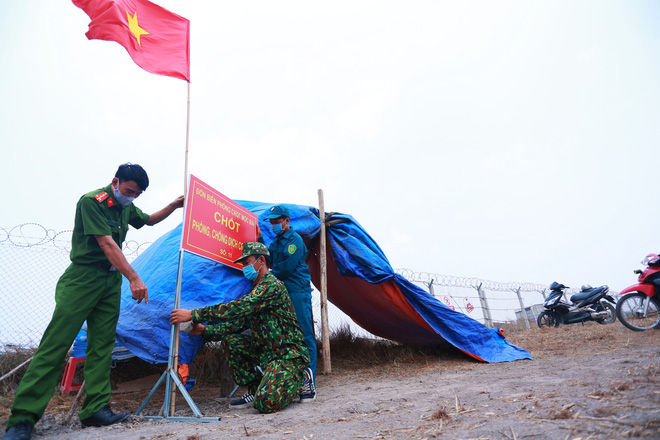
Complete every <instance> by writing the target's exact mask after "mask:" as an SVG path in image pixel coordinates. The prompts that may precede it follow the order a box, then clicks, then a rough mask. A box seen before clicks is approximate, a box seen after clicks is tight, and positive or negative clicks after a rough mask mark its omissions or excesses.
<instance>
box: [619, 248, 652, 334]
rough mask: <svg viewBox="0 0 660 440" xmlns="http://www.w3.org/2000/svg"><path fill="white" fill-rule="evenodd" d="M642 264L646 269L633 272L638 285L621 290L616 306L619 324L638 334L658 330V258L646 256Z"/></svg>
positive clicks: (650, 255)
mask: <svg viewBox="0 0 660 440" xmlns="http://www.w3.org/2000/svg"><path fill="white" fill-rule="evenodd" d="M642 264H643V265H645V266H646V269H644V270H643V271H642V270H635V271H634V273H636V274H639V278H638V279H637V281H638V283H637V284H634V285H632V286H630V287H628V288H626V289H623V290H622V291H621V292H620V293H619V295H623V296H621V297H620V298H619V302H618V303H617V305H616V316H617V317H618V318H619V321H621V324H623V325H625V326H626V327H628V328H629V329H630V330H634V331H638V332H641V331H644V330H649V329H652V328H653V329H657V328H660V294H658V291H660V256H659V255H658V254H648V255H647V256H646V258H644V260H642Z"/></svg>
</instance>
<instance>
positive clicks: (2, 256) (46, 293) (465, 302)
mask: <svg viewBox="0 0 660 440" xmlns="http://www.w3.org/2000/svg"><path fill="white" fill-rule="evenodd" d="M150 244H151V243H138V242H136V241H127V242H126V243H124V247H123V252H124V254H125V255H126V258H127V259H128V261H129V262H132V261H133V260H134V259H135V258H137V257H138V256H139V255H140V254H141V253H142V252H143V251H144V250H145V249H146V248H147V247H148V246H149V245H150ZM70 251H71V230H66V231H60V232H56V231H54V230H52V229H48V228H46V227H44V226H42V225H40V224H38V223H24V224H21V225H18V226H14V227H12V228H2V227H0V298H1V302H0V348H1V347H3V346H6V347H12V346H13V347H36V346H37V345H38V343H39V341H40V340H41V336H42V335H43V332H44V331H45V329H46V326H47V325H48V323H49V322H50V318H51V315H52V313H53V310H54V309H55V285H56V284H57V281H58V279H59V277H60V276H61V275H62V273H64V270H65V269H66V268H67V266H68V265H69V263H70V260H69V253H70ZM395 272H396V273H398V274H399V275H401V276H403V277H405V278H406V279H408V280H409V281H410V282H412V283H415V284H417V285H419V287H421V288H422V289H424V290H426V291H428V292H429V293H430V294H431V295H432V296H434V297H436V298H437V299H438V300H440V301H441V302H443V303H444V304H445V305H446V306H447V307H449V308H451V309H454V310H456V311H458V312H461V313H464V314H465V315H467V316H469V317H471V318H473V319H475V320H477V321H480V322H482V323H483V324H485V325H487V326H489V327H494V326H498V325H500V324H501V323H509V322H515V321H519V322H524V323H525V324H526V325H527V327H528V328H529V327H530V326H531V325H535V323H534V322H535V319H536V316H538V314H539V313H540V310H541V309H542V306H541V304H542V302H543V299H544V298H545V291H546V286H544V285H541V284H532V283H501V282H496V281H489V280H482V279H478V278H469V277H457V276H448V275H439V274H433V273H426V272H414V271H412V270H410V269H395ZM312 307H313V314H314V318H315V322H316V330H317V334H318V336H319V337H320V334H321V331H320V316H321V314H320V310H321V308H320V294H319V292H318V291H317V290H316V289H314V291H313V294H312ZM328 320H329V323H330V331H331V332H332V331H333V330H338V329H340V328H344V327H348V328H349V329H350V331H351V333H352V334H353V335H355V336H356V337H366V338H377V337H376V336H374V335H372V334H371V333H369V332H367V331H366V330H364V329H362V328H361V327H359V326H358V325H357V324H355V323H354V322H353V320H352V319H351V318H350V317H349V316H347V315H346V314H344V313H343V312H342V311H341V310H340V309H339V308H337V307H336V306H334V305H333V304H332V303H329V304H328ZM530 323H531V324H530Z"/></svg>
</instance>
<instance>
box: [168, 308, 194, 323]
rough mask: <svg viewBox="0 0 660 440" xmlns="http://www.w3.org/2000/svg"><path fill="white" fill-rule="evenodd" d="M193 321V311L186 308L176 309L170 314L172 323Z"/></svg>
mask: <svg viewBox="0 0 660 440" xmlns="http://www.w3.org/2000/svg"><path fill="white" fill-rule="evenodd" d="M186 321H192V313H191V312H190V310H186V309H174V310H172V313H171V314H170V324H180V323H182V322H186Z"/></svg>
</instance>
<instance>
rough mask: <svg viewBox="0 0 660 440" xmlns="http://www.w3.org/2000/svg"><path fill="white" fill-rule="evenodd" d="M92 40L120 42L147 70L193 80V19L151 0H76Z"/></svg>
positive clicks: (137, 62) (138, 63)
mask: <svg viewBox="0 0 660 440" xmlns="http://www.w3.org/2000/svg"><path fill="white" fill-rule="evenodd" d="M73 4H75V5H76V6H78V7H79V8H81V9H82V10H83V11H85V13H87V15H89V18H90V19H91V20H92V21H91V22H90V23H89V31H87V33H86V34H85V35H86V36H87V38H88V39H90V40H93V39H96V40H107V41H116V42H117V43H119V44H121V45H122V46H124V48H125V49H126V50H127V51H128V54H129V55H130V56H131V58H133V61H135V64H137V65H138V66H140V67H142V68H143V69H144V70H146V71H147V72H151V73H156V74H159V75H166V76H172V77H174V78H179V79H185V80H186V81H188V82H190V44H189V36H190V21H189V20H186V19H185V18H183V17H181V16H179V15H176V14H173V13H172V12H170V11H168V10H167V9H164V8H161V7H160V6H158V5H155V4H153V3H151V2H149V1H147V0H73Z"/></svg>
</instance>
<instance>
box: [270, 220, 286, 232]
mask: <svg viewBox="0 0 660 440" xmlns="http://www.w3.org/2000/svg"><path fill="white" fill-rule="evenodd" d="M270 228H271V229H272V230H273V232H274V233H275V235H280V234H281V233H282V231H283V229H282V223H275V224H272V225H270Z"/></svg>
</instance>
